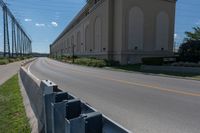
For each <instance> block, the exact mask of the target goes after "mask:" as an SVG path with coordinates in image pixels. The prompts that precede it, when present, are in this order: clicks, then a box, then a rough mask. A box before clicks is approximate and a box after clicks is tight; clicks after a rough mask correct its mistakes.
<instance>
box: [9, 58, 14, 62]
mask: <svg viewBox="0 0 200 133" xmlns="http://www.w3.org/2000/svg"><path fill="white" fill-rule="evenodd" d="M8 61H9V62H10V63H12V62H15V61H16V60H15V59H14V58H9V59H8Z"/></svg>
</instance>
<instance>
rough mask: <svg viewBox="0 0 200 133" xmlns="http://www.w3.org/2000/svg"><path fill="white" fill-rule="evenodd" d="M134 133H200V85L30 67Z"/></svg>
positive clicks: (45, 64) (56, 65) (44, 62)
mask: <svg viewBox="0 0 200 133" xmlns="http://www.w3.org/2000/svg"><path fill="white" fill-rule="evenodd" d="M30 72H31V73H32V74H34V75H35V76H36V77H38V78H39V79H50V80H52V81H54V82H55V83H56V84H58V85H59V87H61V88H62V89H63V90H65V91H69V92H71V93H72V94H74V95H75V96H77V97H80V98H81V99H83V100H84V101H86V102H88V103H89V104H90V105H92V106H93V107H95V108H96V109H98V110H99V111H100V112H102V113H104V114H105V115H107V116H109V117H110V118H111V119H113V120H115V121H117V122H118V123H120V124H121V125H123V126H124V127H126V128H127V129H129V130H131V131H133V132H134V133H200V82H199V81H194V80H185V79H176V78H168V77H160V76H152V75H145V74H140V73H127V72H117V71H110V70H104V69H97V68H88V67H83V66H77V65H70V64H64V63H61V62H57V61H54V60H51V59H48V58H39V59H37V60H36V61H34V62H33V63H32V64H31V65H30Z"/></svg>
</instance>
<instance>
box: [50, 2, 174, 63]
mask: <svg viewBox="0 0 200 133" xmlns="http://www.w3.org/2000/svg"><path fill="white" fill-rule="evenodd" d="M175 7H176V0H90V2H89V3H87V4H86V5H85V7H84V8H83V9H82V10H81V11H80V12H79V13H78V15H77V16H76V17H75V18H74V19H73V20H72V22H71V23H70V24H69V25H68V26H67V27H66V28H65V30H64V31H63V32H62V33H61V34H60V35H59V36H58V38H57V39H56V40H55V41H54V42H53V43H52V45H50V53H51V55H54V56H58V55H72V54H73V53H74V55H76V56H87V57H97V58H102V59H111V60H117V61H119V62H121V63H122V64H127V63H140V62H141V58H143V57H154V56H156V57H157V56H171V55H172V54H173V42H174V23H175Z"/></svg>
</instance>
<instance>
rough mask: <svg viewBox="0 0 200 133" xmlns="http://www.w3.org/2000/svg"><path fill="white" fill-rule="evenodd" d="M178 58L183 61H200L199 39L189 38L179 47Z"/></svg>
mask: <svg viewBox="0 0 200 133" xmlns="http://www.w3.org/2000/svg"><path fill="white" fill-rule="evenodd" d="M179 56H180V60H181V61H184V62H196V63H197V62H199V61H200V40H189V41H187V42H185V43H183V44H182V45H181V46H180V48H179Z"/></svg>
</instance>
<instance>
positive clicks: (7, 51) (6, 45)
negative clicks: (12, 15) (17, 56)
mask: <svg viewBox="0 0 200 133" xmlns="http://www.w3.org/2000/svg"><path fill="white" fill-rule="evenodd" d="M3 24H4V57H5V56H9V57H10V43H9V30H8V11H7V7H6V6H4V7H3Z"/></svg>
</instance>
